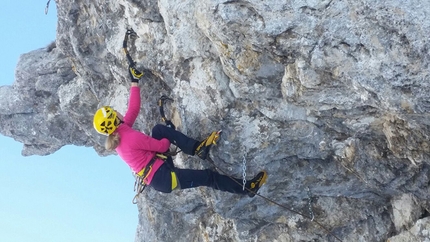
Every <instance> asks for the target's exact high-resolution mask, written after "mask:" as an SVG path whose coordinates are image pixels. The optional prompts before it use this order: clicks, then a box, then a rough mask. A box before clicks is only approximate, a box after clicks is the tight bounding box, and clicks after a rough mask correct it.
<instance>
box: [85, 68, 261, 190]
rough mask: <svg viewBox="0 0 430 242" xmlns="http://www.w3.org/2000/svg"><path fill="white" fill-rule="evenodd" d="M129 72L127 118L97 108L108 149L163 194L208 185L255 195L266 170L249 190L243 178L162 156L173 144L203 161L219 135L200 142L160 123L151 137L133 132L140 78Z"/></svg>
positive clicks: (97, 124)
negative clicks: (176, 163) (181, 165)
mask: <svg viewBox="0 0 430 242" xmlns="http://www.w3.org/2000/svg"><path fill="white" fill-rule="evenodd" d="M129 72H130V76H131V80H132V82H131V88H130V97H129V103H128V109H127V112H126V113H125V115H124V116H122V115H121V114H120V113H119V112H117V111H116V110H114V109H112V108H111V107H108V106H105V107H102V108H100V109H98V110H97V112H96V113H95V115H94V121H93V124H94V128H95V129H96V130H97V132H99V133H100V134H103V135H107V136H108V138H107V140H106V145H105V146H106V149H108V150H116V152H117V153H118V155H119V156H120V157H121V158H122V159H123V160H124V161H125V162H126V163H127V164H128V165H129V166H130V168H131V169H132V170H133V171H134V172H135V173H136V174H138V175H139V176H141V177H143V181H144V182H145V184H147V185H150V186H151V187H153V188H154V189H155V190H157V191H160V192H164V193H170V192H171V191H172V190H174V189H178V188H179V189H187V188H192V187H199V186H207V187H211V188H214V189H217V190H221V191H227V192H231V193H237V194H247V195H249V196H250V197H253V196H255V194H256V192H257V191H258V189H259V188H260V187H261V186H262V185H263V184H264V183H265V181H266V178H267V173H266V172H265V171H262V172H260V173H259V174H258V175H257V176H256V177H254V178H253V179H252V180H250V181H247V182H246V185H245V186H246V188H248V189H249V190H247V189H246V190H243V188H242V185H241V184H242V180H240V179H234V180H233V179H231V178H230V177H228V176H225V175H221V174H219V173H217V172H215V171H213V170H210V169H206V170H191V169H179V168H176V167H175V166H174V164H173V160H172V157H170V156H167V157H166V156H162V155H160V154H163V153H165V152H167V151H168V150H169V147H170V144H171V143H173V144H175V145H176V146H178V147H179V148H180V149H181V150H182V152H184V153H185V154H188V155H198V156H199V157H200V158H201V159H206V157H207V156H208V153H209V149H210V147H211V146H212V144H215V142H216V141H217V139H218V137H219V133H218V132H212V134H211V135H209V137H208V138H206V139H205V140H204V141H201V142H199V141H197V140H194V139H192V138H189V137H187V136H186V135H184V134H182V133H181V132H179V131H177V130H175V129H174V128H170V127H167V126H164V125H160V124H158V125H156V126H155V127H154V128H153V129H152V137H151V136H148V135H146V134H144V133H142V132H139V131H137V130H134V129H133V128H132V126H133V123H134V122H135V120H136V118H137V116H138V114H139V111H140V103H141V99H140V88H139V86H138V82H139V77H140V76H141V75H140V76H139V77H136V75H134V74H135V70H134V68H132V67H130V68H129ZM139 74H140V73H139Z"/></svg>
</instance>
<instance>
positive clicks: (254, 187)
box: [246, 171, 267, 197]
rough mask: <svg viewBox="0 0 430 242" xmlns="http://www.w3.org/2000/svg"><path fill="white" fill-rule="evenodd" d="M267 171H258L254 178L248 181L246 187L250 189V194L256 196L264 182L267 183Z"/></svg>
mask: <svg viewBox="0 0 430 242" xmlns="http://www.w3.org/2000/svg"><path fill="white" fill-rule="evenodd" d="M266 179H267V172H265V171H261V172H260V173H258V174H257V175H256V176H255V177H254V178H253V179H252V180H250V181H248V182H247V183H246V188H248V189H249V191H248V196H249V197H254V196H255V194H257V192H258V190H259V189H260V187H261V186H263V184H264V183H266Z"/></svg>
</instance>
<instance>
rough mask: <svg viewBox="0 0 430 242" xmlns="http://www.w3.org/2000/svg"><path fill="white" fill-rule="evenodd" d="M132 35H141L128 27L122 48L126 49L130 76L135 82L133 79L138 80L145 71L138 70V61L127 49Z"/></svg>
mask: <svg viewBox="0 0 430 242" xmlns="http://www.w3.org/2000/svg"><path fill="white" fill-rule="evenodd" d="M130 37H135V38H138V37H139V36H137V34H136V32H135V31H134V30H133V29H132V28H129V29H127V31H126V32H125V36H124V40H123V42H122V49H123V50H124V53H125V56H126V58H127V62H128V71H129V73H130V78H131V79H132V82H133V81H138V80H139V79H140V78H141V77H142V76H143V72H142V71H139V70H137V68H136V62H135V61H134V60H133V58H131V55H130V53H129V52H128V50H127V42H128V39H129V38H130Z"/></svg>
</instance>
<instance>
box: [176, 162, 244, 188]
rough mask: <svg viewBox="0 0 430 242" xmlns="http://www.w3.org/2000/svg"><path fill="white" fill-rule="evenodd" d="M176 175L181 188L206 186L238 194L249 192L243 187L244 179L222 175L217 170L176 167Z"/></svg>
mask: <svg viewBox="0 0 430 242" xmlns="http://www.w3.org/2000/svg"><path fill="white" fill-rule="evenodd" d="M175 173H176V176H177V177H178V180H179V184H180V187H181V189H187V188H193V187H199V186H206V187H211V188H213V189H217V190H220V191H226V192H231V193H236V194H248V192H247V191H246V190H245V191H244V190H243V188H242V185H241V184H242V180H239V179H235V178H233V179H234V180H233V179H232V178H230V177H228V176H225V175H221V174H219V173H217V172H215V171H212V170H209V169H206V170H191V169H179V168H175Z"/></svg>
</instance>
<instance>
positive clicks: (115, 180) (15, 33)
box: [0, 0, 138, 242]
mask: <svg viewBox="0 0 430 242" xmlns="http://www.w3.org/2000/svg"><path fill="white" fill-rule="evenodd" d="M46 3H47V0H45V1H21V0H14V1H12V0H2V5H1V8H0V19H1V21H0V31H1V32H2V33H3V34H2V37H1V38H0V46H2V48H0V61H1V63H0V68H1V69H0V70H1V73H2V74H1V76H0V85H1V86H3V85H12V83H13V82H14V75H15V74H14V73H15V67H16V64H17V62H18V58H19V56H20V55H21V54H24V53H27V52H30V51H32V50H35V49H39V48H44V47H46V46H47V45H48V44H49V43H51V42H52V41H53V40H55V35H56V25H57V12H56V6H55V1H54V0H52V1H51V2H50V6H49V11H48V14H47V15H45V6H46ZM118 48H120V46H119V47H118ZM0 98H1V97H0ZM0 143H1V145H0V154H1V158H0V241H4V242H28V241H31V242H69V241H70V242H72V241H73V242H78V241H79V242H87V241H88V242H99V241H100V242H102V241H103V242H118V241H134V238H135V233H136V226H137V223H138V211H137V207H136V205H134V204H132V202H131V201H132V199H133V196H134V191H133V185H134V179H133V176H132V175H131V172H130V169H129V168H128V166H127V165H126V164H125V163H123V162H122V161H121V159H120V158H119V157H117V156H109V157H99V156H98V155H97V154H96V152H95V151H94V150H93V149H92V148H85V147H77V146H66V147H63V148H62V149H61V150H59V151H57V152H56V153H55V154H52V155H49V156H30V157H23V156H21V150H22V144H21V143H18V142H16V141H14V140H13V139H12V138H9V137H5V136H2V135H0Z"/></svg>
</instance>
